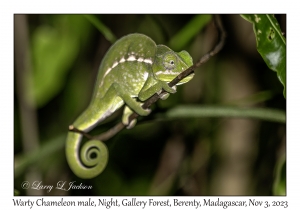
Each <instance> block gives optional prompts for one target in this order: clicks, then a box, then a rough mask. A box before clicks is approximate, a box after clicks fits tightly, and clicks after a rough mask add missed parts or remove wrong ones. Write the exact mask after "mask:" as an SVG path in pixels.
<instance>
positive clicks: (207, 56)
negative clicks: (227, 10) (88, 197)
mask: <svg viewBox="0 0 300 210" xmlns="http://www.w3.org/2000/svg"><path fill="white" fill-rule="evenodd" d="M215 24H216V26H217V29H218V33H219V34H220V39H219V42H218V43H217V44H216V45H215V47H214V48H213V49H212V50H211V51H210V52H208V53H206V54H205V55H203V56H202V57H201V58H200V59H199V60H198V61H197V62H196V63H195V64H194V65H192V66H191V67H189V68H188V69H187V70H185V71H183V72H182V73H180V74H179V75H178V76H177V77H176V78H174V79H173V80H172V81H171V82H170V83H169V84H168V85H169V86H170V87H173V86H174V85H176V84H177V83H178V82H180V81H181V80H182V79H184V78H185V77H187V76H189V75H190V74H192V73H194V70H195V69H196V68H198V67H200V66H201V65H202V64H204V63H205V62H207V61H208V60H209V59H210V58H211V57H212V56H214V55H216V54H217V53H218V52H220V50H221V49H222V48H223V46H224V43H225V38H226V32H225V30H224V27H223V25H222V22H221V20H220V17H219V15H216V16H215ZM164 93H166V91H165V90H162V92H161V93H160V94H159V95H158V94H154V95H153V96H151V97H150V98H149V99H147V100H146V101H145V103H144V104H143V105H142V108H144V109H148V108H149V107H150V106H151V105H152V104H154V103H155V102H156V101H158V99H160V96H163V95H164ZM138 116H139V115H138V114H136V113H133V114H131V115H130V117H129V121H130V122H131V121H132V120H134V119H136V118H137V117H138ZM124 128H125V125H124V124H123V123H122V122H119V123H118V124H116V125H115V126H114V127H113V128H111V129H110V130H108V131H106V132H105V133H102V134H100V135H98V136H90V135H88V134H86V133H85V132H84V131H80V130H78V129H76V128H75V127H72V126H71V127H69V131H73V132H78V133H81V134H82V135H84V136H86V137H87V138H89V139H97V140H100V141H105V140H108V139H110V138H111V137H113V136H114V135H116V134H117V133H118V132H120V131H121V130H123V129H124Z"/></svg>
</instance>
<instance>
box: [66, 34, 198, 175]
mask: <svg viewBox="0 0 300 210" xmlns="http://www.w3.org/2000/svg"><path fill="white" fill-rule="evenodd" d="M192 65H193V60H192V57H191V56H190V55H189V54H188V53H187V52H186V51H181V52H179V53H175V52H173V51H172V50H171V49H170V48H168V47H167V46H165V45H156V44H155V42H154V41H153V40H152V39H150V38H149V37H147V36H146V35H143V34H129V35H127V36H124V37H122V38H121V39H119V40H118V41H116V42H115V44H113V45H112V46H111V48H110V49H109V50H108V52H107V53H106V55H105V56H104V58H103V60H102V62H101V65H100V67H99V72H98V76H97V81H96V85H95V88H94V93H93V95H92V99H91V102H90V104H89V106H88V107H87V109H86V110H85V111H84V112H83V113H82V114H81V115H80V116H79V117H78V118H77V119H76V121H75V122H74V123H73V125H72V126H74V127H75V128H77V129H79V130H82V131H84V132H89V131H90V130H91V129H93V128H94V127H95V126H96V125H97V124H98V123H99V122H101V121H103V120H104V119H106V118H107V117H109V116H110V115H111V114H112V113H114V112H115V111H116V110H117V109H119V108H120V107H121V106H123V105H124V104H125V108H124V112H123V117H122V122H123V124H124V125H126V126H127V128H132V127H133V126H134V125H135V122H136V120H133V121H132V122H129V116H130V115H131V113H132V112H136V113H137V114H139V115H141V116H146V115H148V114H149V113H150V110H145V109H143V108H142V107H141V105H142V104H143V101H145V100H146V99H148V98H150V97H151V96H152V95H154V94H155V93H158V94H159V93H161V91H162V89H164V90H165V91H167V92H168V93H167V94H165V95H164V96H163V97H162V99H166V98H167V97H168V95H169V93H174V92H176V88H175V87H176V86H174V87H172V88H171V87H169V86H168V82H170V81H172V80H173V79H174V78H175V77H176V76H177V75H179V74H180V73H181V72H182V71H184V70H186V69H187V68H188V67H190V66H192ZM192 77H193V74H191V75H189V76H188V77H185V78H184V79H182V80H181V81H180V82H179V83H178V84H177V85H180V84H183V83H186V82H188V81H189V80H191V79H192ZM81 139H82V134H80V133H76V132H71V131H69V132H68V136H67V140H66V157H67V161H68V164H69V166H70V168H71V169H72V171H73V172H74V174H75V175H77V176H78V177H80V178H83V179H90V178H93V177H96V176H97V175H99V174H100V173H101V172H102V171H103V170H104V168H105V167H106V164H107V161H108V150H107V148H106V146H105V144H104V143H103V142H102V141H99V140H89V141H87V142H86V143H85V144H84V145H83V146H82V148H80V144H81ZM79 151H80V156H79Z"/></svg>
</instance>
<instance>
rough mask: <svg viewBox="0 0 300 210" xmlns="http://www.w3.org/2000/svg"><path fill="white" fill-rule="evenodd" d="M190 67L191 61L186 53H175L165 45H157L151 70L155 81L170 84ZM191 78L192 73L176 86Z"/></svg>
mask: <svg viewBox="0 0 300 210" xmlns="http://www.w3.org/2000/svg"><path fill="white" fill-rule="evenodd" d="M192 65H193V59H192V57H191V56H190V54H189V53H188V52H186V51H181V52H179V53H176V52H174V51H172V50H171V49H170V48H168V47H167V46H165V45H158V46H157V53H156V56H155V61H154V64H153V67H152V69H153V73H154V76H155V77H156V79H158V80H161V81H165V82H170V81H172V80H173V79H174V78H175V77H176V76H178V75H179V74H180V73H181V72H183V71H184V70H186V69H188V68H189V67H190V66H192ZM193 76H194V73H193V74H190V75H189V76H187V77H186V78H184V79H182V80H181V81H180V82H179V83H178V85H180V84H183V83H186V82H188V81H190V80H191V79H192V78H193Z"/></svg>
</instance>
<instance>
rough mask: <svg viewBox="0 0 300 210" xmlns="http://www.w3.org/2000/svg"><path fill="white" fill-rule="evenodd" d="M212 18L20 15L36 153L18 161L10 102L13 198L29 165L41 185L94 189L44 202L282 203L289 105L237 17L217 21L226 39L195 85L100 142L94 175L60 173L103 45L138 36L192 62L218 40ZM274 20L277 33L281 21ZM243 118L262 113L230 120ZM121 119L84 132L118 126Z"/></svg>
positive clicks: (16, 128) (64, 170) (17, 129)
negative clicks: (161, 198) (118, 198)
mask: <svg viewBox="0 0 300 210" xmlns="http://www.w3.org/2000/svg"><path fill="white" fill-rule="evenodd" d="M211 17H212V16H211V15H192V14H190V15H129V14H127V15H117V14H110V15H27V23H28V26H27V27H28V30H29V40H28V42H29V53H30V55H31V63H32V65H31V66H32V70H33V77H32V78H24V80H26V82H27V83H26V84H27V85H28V86H29V87H30V95H31V97H32V99H31V100H32V101H31V104H32V105H33V107H34V109H35V111H36V113H37V115H38V119H37V120H38V133H39V141H40V145H41V146H40V147H39V148H38V149H36V150H35V151H32V152H29V153H24V151H23V148H22V146H21V145H22V141H23V138H22V132H21V128H22V124H21V120H20V118H21V116H20V113H19V110H20V103H21V101H20V99H19V98H18V97H17V93H15V104H14V106H15V107H14V110H15V114H14V120H15V123H14V145H15V147H14V148H15V151H14V154H15V186H14V188H15V192H19V194H20V195H26V193H27V192H26V191H25V190H23V189H22V188H21V183H22V182H23V181H24V180H25V175H26V174H27V173H28V168H29V166H31V165H35V166H36V167H37V168H38V169H39V171H40V172H41V174H42V181H43V184H45V185H54V186H56V184H57V182H58V181H60V180H65V181H66V182H67V183H68V182H71V181H76V183H77V184H78V185H79V184H80V183H82V184H84V185H91V186H92V187H93V189H92V190H70V191H61V190H52V191H51V192H50V193H47V192H46V191H45V192H44V195H279V194H280V195H284V194H285V193H286V192H285V190H286V189H285V182H286V178H285V158H284V160H283V158H282V157H285V155H286V154H285V138H286V129H285V123H283V122H284V121H285V116H284V115H285V110H286V101H285V99H284V97H283V96H282V86H281V85H280V83H278V79H277V78H276V76H275V75H274V74H273V72H271V71H269V70H268V65H267V64H266V63H265V62H264V60H263V59H262V58H261V56H260V55H259V54H258V53H257V50H256V44H255V36H254V32H253V30H252V28H251V25H250V24H249V23H248V22H247V21H245V20H243V19H242V18H241V17H240V16H239V15H222V16H221V18H222V20H223V22H224V26H225V29H226V30H227V37H228V38H227V42H226V44H225V46H224V49H223V50H222V51H221V52H220V53H219V54H218V55H217V56H216V57H214V58H212V59H211V60H209V61H208V62H207V63H206V64H205V65H203V66H201V67H200V68H199V69H197V70H196V74H195V77H194V78H193V80H192V81H190V82H189V83H187V84H184V85H182V86H180V87H178V88H177V93H176V94H172V95H171V96H170V97H169V98H168V99H167V100H166V101H159V102H158V103H156V104H155V105H153V106H152V110H153V111H152V114H151V115H150V116H148V117H143V118H142V117H140V118H139V120H138V123H137V126H136V127H135V128H133V129H131V130H123V131H121V132H120V133H119V134H117V135H116V136H115V137H113V138H112V139H110V140H109V141H107V142H106V144H107V146H108V149H109V152H110V157H109V163H108V165H107V168H106V169H105V171H104V172H103V173H102V174H101V175H99V176H98V177H96V178H94V179H92V180H82V179H79V178H77V177H76V176H75V175H74V174H73V173H72V172H71V171H70V169H69V166H68V165H67V162H66V159H65V151H64V143H65V138H66V134H67V129H68V125H69V124H71V123H72V122H73V121H74V120H75V119H76V117H77V116H78V115H79V114H80V113H81V112H82V111H83V110H84V109H85V108H86V106H87V105H88V103H89V101H90V98H91V95H92V91H93V86H94V83H95V78H96V75H97V71H98V67H99V64H100V62H101V60H102V58H103V56H104V55H105V53H106V51H107V50H108V48H109V47H110V46H111V43H112V42H113V41H114V40H115V39H118V38H120V37H122V36H124V35H126V34H129V33H134V32H138V33H144V34H146V35H148V36H149V37H151V38H152V39H153V40H154V41H155V42H156V43H157V44H166V45H168V46H170V47H171V48H173V49H176V51H181V50H186V51H188V52H189V53H190V54H191V55H192V57H193V60H194V61H196V60H198V59H199V58H200V57H201V56H202V55H204V54H205V53H206V52H208V51H209V50H210V49H211V48H212V47H213V45H214V43H216V41H217V37H218V36H217V33H216V29H215V27H214V24H213V23H212V22H211V21H210V20H212V18H211ZM275 17H276V19H277V20H278V23H279V24H280V28H281V30H282V31H284V30H285V16H284V15H277V16H275ZM277 35H278V34H276V35H275V37H277ZM282 59H284V60H285V58H282ZM277 72H278V71H277ZM284 77H285V72H284ZM281 81H285V79H282V80H281ZM15 90H16V89H15ZM16 91H17V90H16ZM24 91H25V89H24ZM24 95H27V94H24ZM179 105H180V106H179ZM201 105H205V107H207V108H208V109H202V108H201V107H203V106H201ZM177 106H178V107H177ZM225 106H226V107H228V106H230V108H228V110H231V112H232V115H230V113H229V111H228V110H227V112H226V109H223V108H222V107H225ZM191 107H194V108H195V110H194V109H191ZM214 107H216V111H217V110H219V112H216V113H219V114H216V113H214ZM246 109H247V110H260V111H259V112H256V114H259V115H258V116H257V117H255V118H254V119H253V118H246V119H244V118H243V119H240V118H234V119H233V118H231V117H232V116H233V115H235V113H237V112H238V113H240V115H239V116H242V114H244V115H243V116H244V117H249V116H248V113H246V112H245V113H243V110H246ZM176 110H177V111H176ZM178 110H181V111H180V112H178ZM224 110H225V114H224V115H222V111H224ZM274 110H275V112H272V111H274ZM121 111H122V110H119V111H118V112H117V113H116V114H114V115H113V116H112V117H110V118H109V119H107V120H106V121H105V122H104V123H101V125H99V126H98V127H96V128H95V129H94V130H93V131H91V134H94V135H96V134H99V133H101V132H104V131H106V130H108V129H109V128H111V127H112V126H113V125H114V124H115V123H117V122H119V120H120V114H121ZM206 111H208V112H206ZM269 111H271V112H269ZM193 112H194V114H193ZM195 113H196V114H195ZM205 113H206V114H205ZM226 113H227V114H226ZM198 114H199V116H198ZM266 115H267V116H268V117H269V118H268V117H265V116H266ZM212 116H214V117H212ZM270 119H271V120H270ZM274 119H279V120H277V121H276V120H274ZM26 120H27V119H25V121H26ZM267 120H268V121H267ZM269 120H270V121H269ZM26 122H27V123H31V121H30V119H28V120H27V121H26Z"/></svg>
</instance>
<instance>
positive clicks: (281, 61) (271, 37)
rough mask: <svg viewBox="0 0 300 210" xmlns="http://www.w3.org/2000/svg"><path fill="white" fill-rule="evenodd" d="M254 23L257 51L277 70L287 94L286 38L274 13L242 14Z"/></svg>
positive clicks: (270, 66)
mask: <svg viewBox="0 0 300 210" xmlns="http://www.w3.org/2000/svg"><path fill="white" fill-rule="evenodd" d="M241 16H242V17H243V18H244V19H245V20H247V21H249V22H251V23H252V24H253V30H254V34H255V36H256V46H257V51H258V52H259V53H260V55H261V56H262V58H263V59H264V61H265V62H266V64H267V65H268V67H269V68H270V69H272V70H274V71H276V72H277V76H278V79H279V81H280V82H281V83H282V84H283V87H284V90H283V95H284V97H285V96H286V90H285V88H286V40H285V37H284V36H283V35H282V32H281V29H280V27H279V24H278V22H277V20H276V18H275V17H274V15H241Z"/></svg>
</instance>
